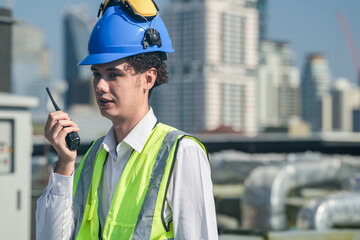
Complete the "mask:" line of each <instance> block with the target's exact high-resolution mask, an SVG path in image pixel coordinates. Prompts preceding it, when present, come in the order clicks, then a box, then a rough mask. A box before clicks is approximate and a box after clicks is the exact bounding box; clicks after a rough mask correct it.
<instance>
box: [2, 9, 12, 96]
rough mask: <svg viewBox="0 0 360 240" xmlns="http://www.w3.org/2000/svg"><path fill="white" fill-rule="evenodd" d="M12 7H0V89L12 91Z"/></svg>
mask: <svg viewBox="0 0 360 240" xmlns="http://www.w3.org/2000/svg"><path fill="white" fill-rule="evenodd" d="M11 16H12V12H11V10H10V9H7V8H2V7H0V36H1V38H0V72H1V74H0V91H1V92H11V44H12V34H11V27H12V24H13V19H12V17H11Z"/></svg>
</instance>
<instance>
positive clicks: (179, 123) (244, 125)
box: [151, 0, 259, 133]
mask: <svg viewBox="0 0 360 240" xmlns="http://www.w3.org/2000/svg"><path fill="white" fill-rule="evenodd" d="M256 3H257V1H256V0H247V1H245V0H244V1H230V0H224V1H215V0H204V1H185V0H183V1H179V0H178V1H173V2H172V4H171V5H169V6H167V7H165V8H163V9H162V10H161V16H162V18H163V19H164V22H165V24H166V26H167V29H168V31H169V34H170V37H171V40H172V44H173V48H174V49H175V53H172V54H169V60H168V62H167V64H168V66H169V71H170V81H171V84H167V85H165V86H161V87H160V88H159V89H155V90H154V94H153V95H152V97H151V105H152V106H153V108H154V111H155V113H156V114H157V116H158V118H159V120H160V121H163V122H165V123H168V124H171V125H173V126H175V127H178V128H181V129H184V130H185V131H189V132H198V131H203V130H212V129H216V128H218V127H219V126H222V125H225V126H230V127H232V128H233V129H235V130H238V131H242V132H244V133H254V132H256V131H257V118H256V96H255V91H256V72H257V66H258V40H259V36H258V27H259V24H258V10H257V4H256Z"/></svg>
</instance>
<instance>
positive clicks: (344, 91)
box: [331, 78, 360, 132]
mask: <svg viewBox="0 0 360 240" xmlns="http://www.w3.org/2000/svg"><path fill="white" fill-rule="evenodd" d="M331 95H332V100H333V104H332V107H333V108H332V109H333V111H332V113H333V114H332V119H333V125H332V126H333V130H334V131H341V132H352V131H353V126H354V123H353V121H354V116H353V113H354V110H355V109H358V108H359V104H360V101H359V100H360V93H359V88H358V87H357V86H354V84H351V83H350V82H349V81H348V80H347V79H345V78H339V79H337V80H336V82H335V83H334V85H333V88H332V91H331Z"/></svg>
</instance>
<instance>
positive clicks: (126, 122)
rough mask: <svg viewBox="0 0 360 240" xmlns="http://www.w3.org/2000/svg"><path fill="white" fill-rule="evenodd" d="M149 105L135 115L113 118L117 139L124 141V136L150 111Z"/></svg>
mask: <svg viewBox="0 0 360 240" xmlns="http://www.w3.org/2000/svg"><path fill="white" fill-rule="evenodd" d="M149 109H150V108H149V106H146V107H145V108H143V109H141V110H140V111H137V112H136V113H134V116H132V117H129V118H120V119H116V120H113V121H112V123H113V126H114V129H115V134H116V139H117V141H118V143H120V142H122V141H123V140H124V138H125V137H126V136H127V135H128V134H129V133H130V132H131V130H132V129H133V128H134V127H135V126H136V125H137V124H138V123H139V122H140V121H141V119H143V118H144V117H145V115H146V114H147V113H148V112H149Z"/></svg>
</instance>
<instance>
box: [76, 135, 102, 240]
mask: <svg viewBox="0 0 360 240" xmlns="http://www.w3.org/2000/svg"><path fill="white" fill-rule="evenodd" d="M103 140H104V137H101V138H99V139H98V140H97V141H96V142H95V143H94V144H93V146H92V147H91V149H90V152H89V154H88V155H87V158H86V159H85V161H86V162H85V163H84V165H83V169H82V170H81V174H80V178H79V182H78V184H77V187H76V192H75V197H74V200H73V208H74V222H75V234H74V238H73V239H75V238H76V236H77V234H78V232H79V230H80V227H81V223H82V220H83V217H84V212H85V206H86V201H87V197H88V195H89V189H90V183H91V178H92V173H93V169H94V163H95V158H96V154H97V152H98V150H99V148H100V146H101V143H102V142H103Z"/></svg>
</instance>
